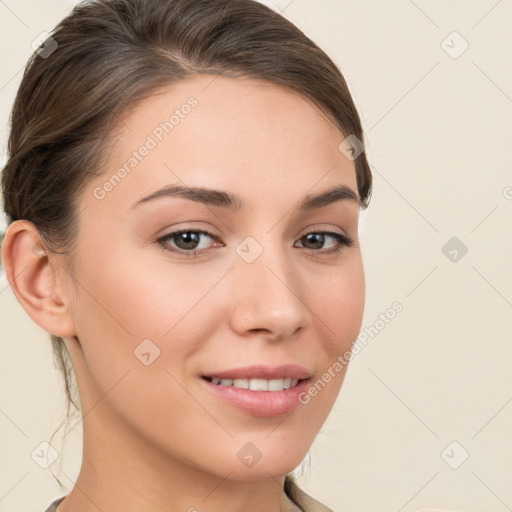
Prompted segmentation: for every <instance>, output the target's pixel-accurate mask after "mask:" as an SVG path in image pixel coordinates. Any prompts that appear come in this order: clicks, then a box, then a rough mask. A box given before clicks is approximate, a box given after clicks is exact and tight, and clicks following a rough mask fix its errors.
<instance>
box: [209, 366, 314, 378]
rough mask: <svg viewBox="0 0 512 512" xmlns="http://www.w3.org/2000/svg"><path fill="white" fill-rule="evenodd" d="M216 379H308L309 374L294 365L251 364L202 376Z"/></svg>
mask: <svg viewBox="0 0 512 512" xmlns="http://www.w3.org/2000/svg"><path fill="white" fill-rule="evenodd" d="M203 376H204V377H211V378H217V379H267V380H270V379H286V378H289V379H298V380H301V379H308V378H309V376H310V372H309V371H308V370H306V368H304V367H302V366H298V365H295V364H283V365H280V366H268V365H264V364H253V365H251V366H244V367H241V368H232V369H230V370H223V371H218V372H217V371H216V372H211V373H208V374H205V375H203Z"/></svg>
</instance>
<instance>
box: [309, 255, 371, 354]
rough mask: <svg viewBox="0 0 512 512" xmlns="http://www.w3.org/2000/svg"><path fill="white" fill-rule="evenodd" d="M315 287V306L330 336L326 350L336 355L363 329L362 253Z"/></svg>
mask: <svg viewBox="0 0 512 512" xmlns="http://www.w3.org/2000/svg"><path fill="white" fill-rule="evenodd" d="M320 283H321V284H322V285H323V287H322V289H321V290H320V289H319V286H320ZM315 289H316V293H313V291H311V292H310V293H308V296H309V297H310V298H311V299H312V301H313V302H312V307H311V309H312V310H313V311H314V313H315V315H314V316H316V317H317V324H318V325H319V327H321V326H322V325H323V328H324V330H325V335H326V339H328V340H329V342H328V343H327V346H326V353H327V354H328V355H329V356H330V358H331V359H333V358H336V357H337V356H338V355H340V354H341V353H343V352H345V351H346V350H348V349H349V348H350V346H351V344H352V342H353V341H354V340H355V339H356V338H357V336H358V334H359V331H360V329H361V323H362V319H363V312H364V304H365V278H364V271H363V265H362V261H361V259H360V257H355V258H354V260H353V261H351V262H350V264H348V265H346V266H340V267H339V268H338V269H337V270H336V271H335V272H334V273H332V275H331V276H330V277H329V278H325V279H322V280H318V281H317V284H316V286H315Z"/></svg>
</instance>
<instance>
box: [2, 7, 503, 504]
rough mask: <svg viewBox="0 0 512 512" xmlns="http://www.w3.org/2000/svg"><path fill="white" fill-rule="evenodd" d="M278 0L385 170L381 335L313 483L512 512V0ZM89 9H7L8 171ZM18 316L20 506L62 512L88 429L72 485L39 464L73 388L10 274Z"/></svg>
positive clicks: (325, 497) (5, 364)
mask: <svg viewBox="0 0 512 512" xmlns="http://www.w3.org/2000/svg"><path fill="white" fill-rule="evenodd" d="M264 3H266V4H267V5H270V6H273V7H274V8H275V9H276V10H279V11H282V12H283V14H284V15H285V16H286V17H287V18H288V19H290V20H291V21H293V22H294V23H295V24H296V25H298V26H299V27H300V28H301V29H302V30H304V31H305V32H306V34H307V35H309V36H310V37H311V38H312V39H313V40H314V41H316V42H317V43H318V44H319V45H320V46H321V47H322V48H323V49H324V50H325V51H326V52H327V53H328V54H329V55H330V56H331V57H332V58H333V59H334V60H335V61H336V63H337V64H338V65H339V66H340V68H341V70H342V71H343V73H344V75H345V78H346V80H347V82H348V84H349V87H350V89H351V91H352V93H353V96H354V100H355V102H356V105H357V107H358V109H359V111H360V114H361V117H362V121H363V127H364V130H365V134H366V137H367V151H368V157H369V160H370V162H371V164H372V167H373V172H374V193H373V198H372V201H371V203H370V207H369V209H368V210H367V211H366V212H364V213H363V215H362V221H363V224H362V229H361V237H362V245H363V258H364V263H365V268H366V280H367V302H366V310H365V317H364V320H363V326H362V331H364V330H365V329H367V330H366V332H367V334H368V333H371V335H369V336H368V340H369V341H368V344H367V345H366V346H365V347H364V349H363V350H361V351H360V352H359V353H358V354H357V355H356V356H355V357H354V359H353V360H352V362H351V364H350V366H349V370H348V374H347V376H346V379H345V382H344V385H343V387H342V390H341V393H340V396H339V399H338V401H337V403H336V405H335V407H334V409H333V411H332V413H331V415H330V416H329V418H328V420H327V422H326V423H325V424H324V426H323V428H322V430H321V432H320V434H319V435H318V437H317V440H316V441H315V443H314V445H313V446H312V448H311V450H310V456H311V464H310V465H306V466H305V472H304V475H303V476H301V475H300V473H299V481H300V483H301V485H302V487H303V488H304V489H305V490H306V491H307V492H309V493H310V494H312V495H313V496H315V497H316V498H317V499H319V500H320V501H322V502H323V503H325V504H326V505H328V506H330V507H331V508H332V509H333V510H334V511H335V512H341V511H349V510H350V511H353V512H366V511H370V510H371V511H375V510H378V511H393V512H402V511H404V512H407V511H414V510H418V509H422V508H429V507H431V508H439V509H441V508H443V509H452V510H460V511H467V512H481V511H483V510H485V511H486V512H502V511H505V510H511V508H512V485H511V484H512V439H511V435H510V432H512V429H511V427H512V385H511V384H512V375H511V372H510V366H511V362H512V344H511V339H512V337H511V334H512V315H511V312H512V311H511V308H512V289H511V286H510V284H511V282H512V279H511V278H512V271H511V262H512V237H511V229H510V228H511V219H512V215H511V213H512V188H511V187H512V173H511V169H512V165H511V164H512V153H511V151H510V139H511V134H512V116H511V114H512V66H511V56H512V55H511V53H512V45H511V44H510V43H511V37H510V34H511V33H512V32H511V31H512V3H511V1H510V0H508V1H507V0H501V1H496V0H478V1H476V0H475V1H454V0H452V1H446V0H431V1H426V0H416V1H414V2H413V1H412V0H392V1H378V0H371V1H358V2H357V1H355V0H351V1H348V0H315V1H314V2H313V0H292V1H290V0H283V1H281V0H275V2H271V1H270V0H269V1H265V2H264ZM72 5H73V4H72V2H70V1H69V0H68V1H64V0H51V1H50V0H45V1H44V2H39V1H28V0H16V1H15V0H3V1H0V20H1V25H0V26H1V31H0V38H1V44H2V48H3V51H2V55H1V58H0V59H1V67H0V73H1V75H0V126H1V131H0V133H1V135H2V139H1V149H2V161H4V159H5V146H6V135H7V128H8V115H9V110H10V108H11V105H12V101H13V98H14V95H15V93H16V90H17V87H18V85H19V82H20V79H21V76H22V71H23V67H24V65H25V62H26V60H27V58H28V57H29V54H30V53H31V46H30V44H31V41H32V40H33V39H34V38H35V37H36V36H37V35H38V34H39V33H41V32H42V31H50V30H51V29H52V28H53V26H54V25H55V24H56V23H57V22H58V21H59V20H60V19H61V18H62V17H63V16H64V15H66V14H67V13H68V11H69V10H70V9H71V7H72ZM454 32H456V34H454ZM466 46H467V48H466ZM454 237H455V240H452V239H453V238H454ZM447 243H449V245H448V246H446V244H447ZM464 248H466V249H467V252H466V253H465V254H464V251H465V249H464ZM319 293H321V291H320V292H319ZM397 301H398V302H399V303H400V304H402V306H403V311H401V312H400V313H398V314H396V315H395V317H394V318H393V320H391V321H389V322H388V323H385V324H384V326H383V323H382V320H381V321H380V322H379V319H381V318H382V317H380V315H383V314H386V312H387V311H388V310H389V308H390V307H391V305H392V304H393V303H395V302H397ZM0 315H1V323H0V335H1V344H0V350H1V354H0V355H1V357H0V379H1V380H0V382H1V394H0V432H1V438H2V452H1V453H2V456H1V461H2V462H1V467H0V474H1V480H0V511H6V512H7V511H11V512H12V511H20V512H21V511H29V510H31V511H32V510H33V511H34V512H36V511H42V510H44V508H45V506H46V505H47V504H49V503H50V501H52V500H53V499H55V498H57V497H59V496H62V495H64V494H66V493H67V492H69V490H70V489H71V487H72V485H73V480H74V479H75V478H76V476H77V474H78V470H79V467H80V461H81V430H80V424H77V426H76V428H74V429H73V431H72V432H71V433H70V434H69V435H67V436H66V439H65V449H64V450H62V446H61V445H60V440H61V437H62V436H60V437H59V435H57V436H56V437H55V438H54V440H53V442H52V444H53V445H54V446H55V447H56V448H57V449H58V451H59V453H60V458H59V460H58V461H57V462H55V463H54V464H53V465H52V466H51V470H52V471H53V473H54V474H56V475H57V476H58V477H59V479H60V480H61V481H62V482H63V483H64V484H65V485H66V488H65V489H63V490H61V489H59V487H58V485H57V483H56V481H55V479H54V478H53V477H52V475H51V473H50V470H49V469H46V470H45V469H42V468H40V467H39V466H38V465H37V464H36V463H35V462H34V461H33V460H32V458H31V453H32V452H33V450H34V449H35V448H36V447H37V446H38V445H39V444H40V443H41V442H43V441H49V440H50V437H51V435H52V434H53V432H54V431H55V430H56V429H57V427H58V426H59V424H60V421H61V420H62V418H63V414H64V394H63V388H62V383H61V381H60V376H59V374H58V373H57V371H56V370H55V369H54V367H53V363H52V356H51V351H50V341H49V337H48V336H47V335H46V334H45V333H44V332H42V330H41V329H39V328H38V327H37V326H36V325H34V324H33V323H32V322H31V320H30V319H29V317H28V316H27V315H26V313H25V312H24V311H23V310H22V308H21V306H19V304H18V303H17V301H16V300H15V298H14V295H13V293H12V291H11V289H10V288H9V287H8V286H7V283H6V281H5V277H4V276H3V277H2V281H1V284H0ZM388 316H389V315H388ZM372 327H373V329H372ZM75 423H76V420H75V422H74V423H73V422H72V425H74V424H75ZM60 432H61V433H62V431H60ZM454 442H455V443H454ZM466 456H467V459H466V460H464V458H465V457H466ZM60 464H62V472H60V466H59V465H60Z"/></svg>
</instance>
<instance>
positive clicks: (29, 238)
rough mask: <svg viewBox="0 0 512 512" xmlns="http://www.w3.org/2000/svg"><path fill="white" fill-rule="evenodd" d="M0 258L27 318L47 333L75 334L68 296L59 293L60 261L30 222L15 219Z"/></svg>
mask: <svg viewBox="0 0 512 512" xmlns="http://www.w3.org/2000/svg"><path fill="white" fill-rule="evenodd" d="M2 261H3V264H4V268H5V273H6V277H7V280H8V282H9V285H10V286H11V289H12V291H13V293H14V295H15V296H16V298H17V299H18V302H19V303H20V304H21V306H22V307H23V309H24V310H25V311H26V312H27V313H28V315H29V316H30V318H32V320H33V321H34V322H35V323H36V324H38V325H39V326H40V327H42V328H43V329H44V330H45V331H47V332H48V333H50V334H54V335H56V336H60V337H61V338H64V337H72V336H75V334H76V331H75V326H74V323H73V321H72V318H71V316H70V314H69V311H70V304H69V300H66V298H65V297H63V296H62V295H63V294H64V293H65V289H64V288H62V286H61V285H62V284H63V283H60V282H59V279H58V277H59V274H58V273H57V272H56V271H57V270H59V268H58V265H62V264H63V261H61V260H59V259H58V258H57V257H56V256H55V255H54V254H53V253H52V252H51V251H50V250H49V249H48V247H47V245H46V243H45V242H44V240H43V238H42V237H41V235H40V233H39V231H38V229H37V227H36V226H35V225H34V224H33V223H32V222H29V221H26V220H17V221H14V222H12V223H11V224H10V225H9V227H8V228H7V231H6V233H5V237H4V240H3V243H2ZM60 270H61V272H60V275H62V274H63V269H60Z"/></svg>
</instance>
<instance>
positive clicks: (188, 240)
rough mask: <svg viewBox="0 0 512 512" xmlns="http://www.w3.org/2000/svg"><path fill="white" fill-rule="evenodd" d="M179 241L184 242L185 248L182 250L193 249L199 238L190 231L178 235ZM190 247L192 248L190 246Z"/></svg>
mask: <svg viewBox="0 0 512 512" xmlns="http://www.w3.org/2000/svg"><path fill="white" fill-rule="evenodd" d="M180 237H181V240H182V241H183V242H184V245H185V246H186V247H182V249H194V248H195V247H196V245H197V243H198V241H199V236H198V234H197V233H194V232H192V231H187V232H186V233H180ZM190 245H192V246H190Z"/></svg>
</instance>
